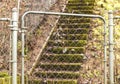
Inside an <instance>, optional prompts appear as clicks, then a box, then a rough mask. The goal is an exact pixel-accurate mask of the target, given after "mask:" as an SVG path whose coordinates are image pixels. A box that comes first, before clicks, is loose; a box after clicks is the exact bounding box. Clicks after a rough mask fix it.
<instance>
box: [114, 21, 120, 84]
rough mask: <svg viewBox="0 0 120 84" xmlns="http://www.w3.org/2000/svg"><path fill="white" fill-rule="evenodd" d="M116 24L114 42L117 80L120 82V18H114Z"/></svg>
mask: <svg viewBox="0 0 120 84" xmlns="http://www.w3.org/2000/svg"><path fill="white" fill-rule="evenodd" d="M114 23H115V26H114V42H115V46H114V47H115V48H114V50H115V52H114V54H115V66H114V70H115V82H116V83H119V82H120V75H119V74H120V71H119V67H120V65H119V63H120V57H119V54H120V53H119V49H120V43H119V42H120V40H119V37H120V35H119V33H120V28H119V24H120V20H119V19H118V20H114Z"/></svg>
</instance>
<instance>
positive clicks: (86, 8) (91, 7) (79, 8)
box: [66, 6, 94, 10]
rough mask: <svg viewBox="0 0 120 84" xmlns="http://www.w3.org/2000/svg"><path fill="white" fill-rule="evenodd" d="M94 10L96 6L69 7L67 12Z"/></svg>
mask: <svg viewBox="0 0 120 84" xmlns="http://www.w3.org/2000/svg"><path fill="white" fill-rule="evenodd" d="M88 9H89V10H92V9H94V6H77V7H76V6H68V7H67V8H66V10H88Z"/></svg>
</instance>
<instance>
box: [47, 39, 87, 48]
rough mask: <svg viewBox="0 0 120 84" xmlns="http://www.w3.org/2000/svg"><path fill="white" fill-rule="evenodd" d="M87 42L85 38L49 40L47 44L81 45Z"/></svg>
mask: <svg viewBox="0 0 120 84" xmlns="http://www.w3.org/2000/svg"><path fill="white" fill-rule="evenodd" d="M86 44H87V41H86V40H74V41H72V40H49V41H48V45H49V46H66V47H82V46H84V45H86Z"/></svg>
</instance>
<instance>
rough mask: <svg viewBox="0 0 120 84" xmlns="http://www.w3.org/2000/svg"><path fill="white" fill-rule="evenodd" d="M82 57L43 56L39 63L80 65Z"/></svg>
mask: <svg viewBox="0 0 120 84" xmlns="http://www.w3.org/2000/svg"><path fill="white" fill-rule="evenodd" d="M83 57H84V56H83V55H82V54H43V55H42V56H41V57H40V61H46V62H67V63H80V62H83Z"/></svg>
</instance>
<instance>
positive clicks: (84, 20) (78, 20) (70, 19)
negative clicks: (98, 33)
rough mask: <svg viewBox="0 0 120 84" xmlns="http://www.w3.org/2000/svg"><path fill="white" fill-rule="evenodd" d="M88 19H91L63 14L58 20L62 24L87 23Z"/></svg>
mask: <svg viewBox="0 0 120 84" xmlns="http://www.w3.org/2000/svg"><path fill="white" fill-rule="evenodd" d="M66 18H67V19H66ZM90 21H91V20H90V18H81V17H69V16H64V17H61V19H60V20H59V23H64V24H68V23H69V24H70V23H81V22H82V23H89V22H90Z"/></svg>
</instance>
